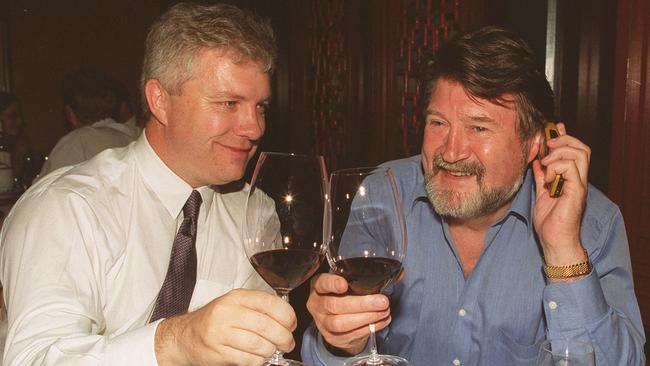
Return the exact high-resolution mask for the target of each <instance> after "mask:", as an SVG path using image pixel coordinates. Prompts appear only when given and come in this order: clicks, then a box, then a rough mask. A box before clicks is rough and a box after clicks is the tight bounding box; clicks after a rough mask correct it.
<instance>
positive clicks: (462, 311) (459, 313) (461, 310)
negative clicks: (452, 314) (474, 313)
mask: <svg viewBox="0 0 650 366" xmlns="http://www.w3.org/2000/svg"><path fill="white" fill-rule="evenodd" d="M458 315H459V316H465V315H467V311H465V309H460V310H458Z"/></svg>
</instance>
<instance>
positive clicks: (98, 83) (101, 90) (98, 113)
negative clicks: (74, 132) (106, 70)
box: [62, 70, 119, 124]
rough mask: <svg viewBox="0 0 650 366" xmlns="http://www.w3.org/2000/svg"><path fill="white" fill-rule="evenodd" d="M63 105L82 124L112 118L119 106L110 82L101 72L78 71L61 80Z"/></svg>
mask: <svg viewBox="0 0 650 366" xmlns="http://www.w3.org/2000/svg"><path fill="white" fill-rule="evenodd" d="M62 95H63V104H64V105H65V106H67V107H70V109H72V111H73V112H74V113H75V114H76V115H77V118H79V120H80V121H81V123H83V124H91V123H94V122H97V121H99V120H102V119H104V118H113V116H115V113H116V111H117V108H118V106H119V102H118V98H117V95H116V93H115V90H114V88H113V85H112V82H111V80H110V79H109V78H108V77H107V76H106V75H104V74H103V73H101V72H98V71H94V70H80V71H75V72H73V73H70V74H68V75H67V76H66V77H65V78H64V80H63V87H62Z"/></svg>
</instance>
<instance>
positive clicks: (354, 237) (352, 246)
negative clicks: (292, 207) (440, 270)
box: [326, 167, 408, 365]
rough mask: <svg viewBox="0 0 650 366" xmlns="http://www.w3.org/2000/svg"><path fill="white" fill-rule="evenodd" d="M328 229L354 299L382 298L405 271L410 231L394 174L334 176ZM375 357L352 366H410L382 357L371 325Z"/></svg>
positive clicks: (380, 170)
mask: <svg viewBox="0 0 650 366" xmlns="http://www.w3.org/2000/svg"><path fill="white" fill-rule="evenodd" d="M327 201H328V205H327V207H328V210H327V214H326V215H327V216H326V217H328V220H327V223H328V224H329V226H328V227H326V229H327V232H328V236H327V260H328V262H329V265H330V268H331V269H332V271H333V272H334V273H335V274H338V275H340V276H342V277H343V278H345V279H346V280H347V282H348V289H349V290H348V292H349V293H350V294H352V295H369V294H377V293H380V292H381V291H382V290H383V289H385V288H386V287H387V286H388V285H390V284H391V283H392V282H393V281H394V280H395V279H397V278H398V276H399V275H400V272H401V270H402V261H403V260H404V257H405V256H406V243H407V240H406V226H405V222H404V213H403V208H402V203H401V200H400V197H399V194H398V191H397V185H396V184H395V178H394V176H393V173H392V171H391V170H390V168H387V167H369V168H354V169H343V170H337V171H334V172H332V174H331V176H330V194H329V196H328V200H327ZM370 345H371V349H370V354H369V355H367V356H361V357H357V358H354V359H352V360H349V361H348V362H347V363H346V365H379V364H381V365H408V361H406V360H404V359H402V358H400V357H397V356H389V355H379V354H378V352H377V349H376V344H375V335H374V326H373V325H372V324H371V325H370Z"/></svg>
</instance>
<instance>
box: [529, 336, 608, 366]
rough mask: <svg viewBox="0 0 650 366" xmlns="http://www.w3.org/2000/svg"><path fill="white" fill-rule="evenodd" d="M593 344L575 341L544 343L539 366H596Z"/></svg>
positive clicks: (562, 340)
mask: <svg viewBox="0 0 650 366" xmlns="http://www.w3.org/2000/svg"><path fill="white" fill-rule="evenodd" d="M595 365H596V361H595V358H594V348H593V347H592V346H591V344H589V343H586V342H582V341H577V340H573V339H549V340H546V341H544V342H542V345H541V346H540V349H539V357H538V358H537V366H595Z"/></svg>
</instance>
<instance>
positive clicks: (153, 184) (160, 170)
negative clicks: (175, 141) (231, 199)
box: [133, 133, 214, 218]
mask: <svg viewBox="0 0 650 366" xmlns="http://www.w3.org/2000/svg"><path fill="white" fill-rule="evenodd" d="M133 149H134V151H135V155H136V157H137V158H136V161H137V164H138V167H139V169H140V171H141V172H142V176H143V179H144V181H145V183H146V184H147V185H148V186H149V187H150V188H151V189H152V190H153V191H154V193H155V194H156V195H157V196H158V198H159V199H160V201H161V202H162V203H163V205H164V206H165V208H167V211H168V212H169V214H170V215H171V217H173V218H176V217H178V215H179V214H180V212H181V210H182V209H183V206H184V205H185V202H186V201H187V199H188V198H189V197H190V194H191V193H192V190H193V188H192V187H191V186H190V185H189V184H187V182H185V181H184V180H183V179H182V178H181V177H179V176H178V175H176V174H175V173H174V172H173V171H172V170H171V169H169V167H168V166H167V165H166V164H165V163H164V162H163V161H162V160H161V159H160V157H159V156H158V154H157V153H156V152H155V151H154V149H153V148H152V147H151V145H150V144H149V141H148V140H147V136H146V134H145V133H142V134H140V137H138V139H137V140H136V142H135V144H134V146H133ZM196 190H197V191H199V193H201V198H202V199H203V204H202V206H203V207H205V211H206V212H207V211H209V210H210V205H211V204H212V198H213V195H214V190H213V189H212V187H210V186H203V187H199V188H196Z"/></svg>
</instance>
